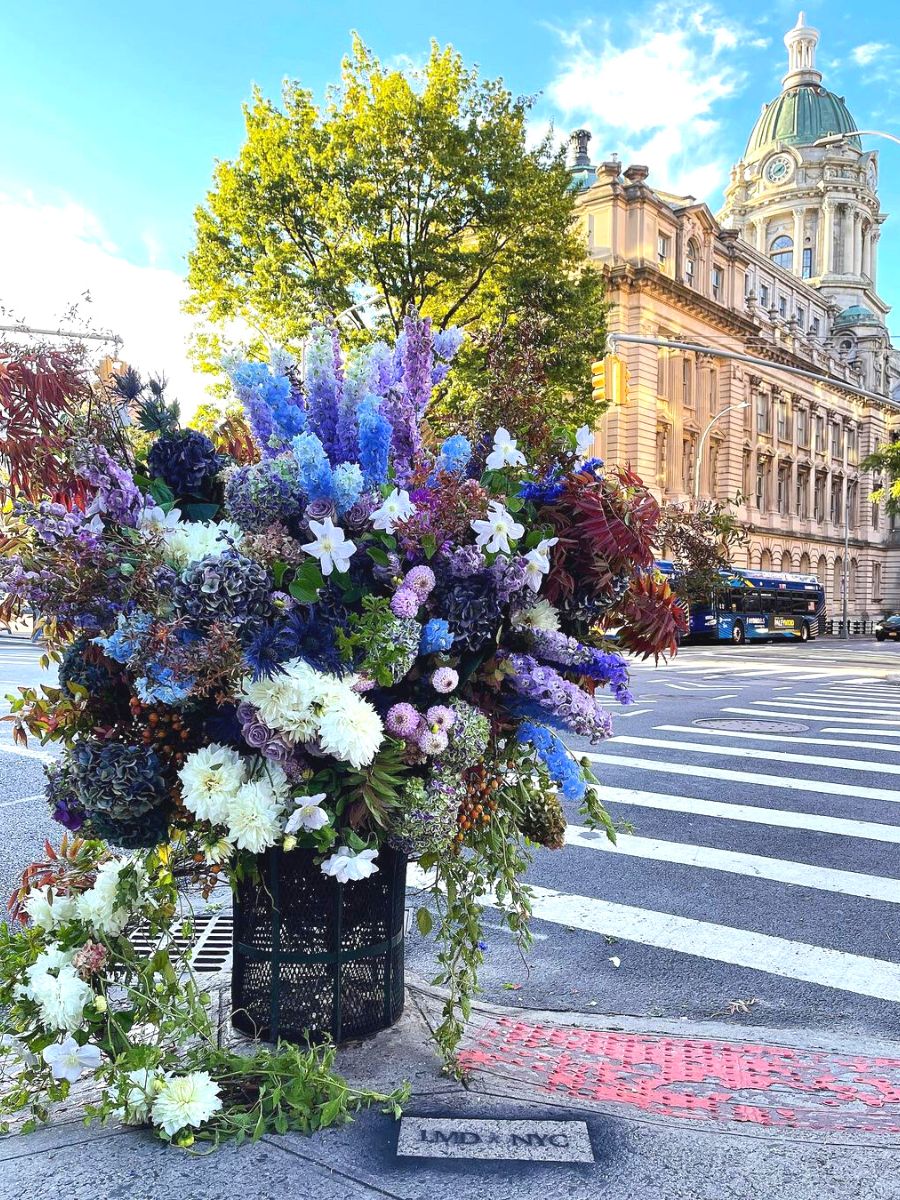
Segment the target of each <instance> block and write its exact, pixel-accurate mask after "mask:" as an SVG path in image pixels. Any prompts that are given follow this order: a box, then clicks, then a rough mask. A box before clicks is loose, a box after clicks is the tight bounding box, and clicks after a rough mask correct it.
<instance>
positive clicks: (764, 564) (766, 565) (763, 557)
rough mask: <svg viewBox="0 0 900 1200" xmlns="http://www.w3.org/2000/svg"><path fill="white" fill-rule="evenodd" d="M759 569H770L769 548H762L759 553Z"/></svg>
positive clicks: (770, 556)
mask: <svg viewBox="0 0 900 1200" xmlns="http://www.w3.org/2000/svg"><path fill="white" fill-rule="evenodd" d="M759 569H760V570H761V571H771V570H772V551H771V550H763V552H762V554H760V556H759Z"/></svg>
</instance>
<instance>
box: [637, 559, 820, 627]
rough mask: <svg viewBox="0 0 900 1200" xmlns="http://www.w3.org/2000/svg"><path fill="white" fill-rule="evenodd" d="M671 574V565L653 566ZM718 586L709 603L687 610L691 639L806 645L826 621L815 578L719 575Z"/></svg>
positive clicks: (694, 604)
mask: <svg viewBox="0 0 900 1200" xmlns="http://www.w3.org/2000/svg"><path fill="white" fill-rule="evenodd" d="M655 565H656V567H657V569H658V570H660V571H662V572H663V574H664V575H674V574H675V567H674V565H673V564H672V563H670V562H657V563H656V564H655ZM720 575H721V577H722V587H721V590H717V591H716V593H715V595H713V596H711V597H710V598H709V601H708V602H706V603H704V602H702V601H701V602H699V603H698V602H697V601H694V602H692V603H691V604H690V606H689V616H690V633H689V636H690V637H691V639H696V640H700V639H706V640H710V641H717V642H733V643H734V645H736V646H740V645H742V644H743V643H744V642H747V641H762V640H766V639H769V640H779V641H780V640H784V639H791V640H796V641H801V642H807V641H809V639H810V638H814V637H817V636H818V634H819V627H820V622H823V621H824V619H825V589H824V588H823V586H822V584H821V583H820V582H819V580H818V579H817V578H816V576H815V575H793V574H786V573H784V572H782V571H751V570H746V571H745V570H740V569H738V568H736V567H734V568H731V569H730V570H727V571H721V572H720Z"/></svg>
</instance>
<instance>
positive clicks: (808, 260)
mask: <svg viewBox="0 0 900 1200" xmlns="http://www.w3.org/2000/svg"><path fill="white" fill-rule="evenodd" d="M812 273H813V266H812V246H805V247H804V249H803V278H804V279H812Z"/></svg>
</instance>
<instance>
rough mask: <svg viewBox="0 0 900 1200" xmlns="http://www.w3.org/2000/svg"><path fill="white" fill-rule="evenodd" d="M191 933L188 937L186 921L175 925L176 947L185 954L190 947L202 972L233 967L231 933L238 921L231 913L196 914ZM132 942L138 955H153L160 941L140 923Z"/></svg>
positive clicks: (198, 970)
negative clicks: (184, 923) (157, 941)
mask: <svg viewBox="0 0 900 1200" xmlns="http://www.w3.org/2000/svg"><path fill="white" fill-rule="evenodd" d="M190 926H191V933H190V936H189V937H185V936H184V932H183V928H182V922H179V923H178V924H177V925H173V927H172V931H171V932H172V940H173V942H174V947H175V949H176V950H177V951H178V952H179V953H182V952H183V951H185V950H190V952H191V953H190V963H191V966H192V967H193V968H194V970H195V971H197V972H198V973H204V974H212V973H213V972H215V971H224V970H226V969H228V968H230V966H231V936H232V930H233V928H234V920H233V918H232V916H231V913H209V914H208V915H205V916H199V917H194V918H192V919H191V921H190ZM131 942H132V945H133V946H134V948H135V950H136V951H137V952H138V954H145V955H149V954H152V953H153V951H154V950H155V949H156V946H157V943H156V941H155V940H154V939H152V938H151V937H150V932H149V930H148V928H147V926H146V925H139V926H138V927H137V929H135V931H134V933H132V935H131Z"/></svg>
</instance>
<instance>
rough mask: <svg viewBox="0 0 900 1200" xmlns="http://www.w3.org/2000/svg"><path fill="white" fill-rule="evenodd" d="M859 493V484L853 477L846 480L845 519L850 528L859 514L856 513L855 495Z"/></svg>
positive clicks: (855, 523) (855, 522) (853, 525)
mask: <svg viewBox="0 0 900 1200" xmlns="http://www.w3.org/2000/svg"><path fill="white" fill-rule="evenodd" d="M858 494H859V485H858V484H857V482H856V480H855V479H850V480H848V481H847V520H848V521H849V522H850V527H851V529H855V528H856V525H857V522H858V517H859V514H858V513H857V511H856V509H857V503H856V502H857V497H858Z"/></svg>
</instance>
